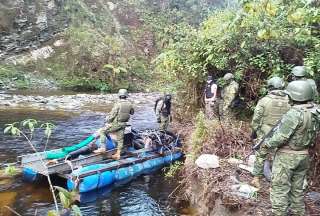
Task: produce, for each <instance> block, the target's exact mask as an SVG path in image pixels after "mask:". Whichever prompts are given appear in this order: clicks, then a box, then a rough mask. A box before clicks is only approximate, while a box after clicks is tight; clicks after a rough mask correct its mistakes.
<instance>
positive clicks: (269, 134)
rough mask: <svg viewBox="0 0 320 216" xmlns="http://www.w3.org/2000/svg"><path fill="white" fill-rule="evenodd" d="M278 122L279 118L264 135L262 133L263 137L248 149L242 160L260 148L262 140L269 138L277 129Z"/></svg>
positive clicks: (279, 121)
mask: <svg viewBox="0 0 320 216" xmlns="http://www.w3.org/2000/svg"><path fill="white" fill-rule="evenodd" d="M280 123H281V119H279V120H278V121H277V123H276V124H275V126H273V128H271V130H270V131H269V132H268V133H267V134H266V135H264V136H263V138H262V139H261V140H260V141H259V142H258V143H256V144H255V145H254V146H253V147H252V148H251V149H252V151H250V153H249V154H248V155H246V156H245V158H244V160H246V159H247V158H248V157H249V156H250V155H251V154H252V153H254V152H255V151H258V150H259V149H260V146H261V145H262V143H264V141H265V140H266V139H267V138H269V137H270V136H271V135H272V134H273V133H274V132H275V131H276V130H277V129H278V126H279V125H280Z"/></svg>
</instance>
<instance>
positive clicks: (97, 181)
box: [18, 131, 183, 193]
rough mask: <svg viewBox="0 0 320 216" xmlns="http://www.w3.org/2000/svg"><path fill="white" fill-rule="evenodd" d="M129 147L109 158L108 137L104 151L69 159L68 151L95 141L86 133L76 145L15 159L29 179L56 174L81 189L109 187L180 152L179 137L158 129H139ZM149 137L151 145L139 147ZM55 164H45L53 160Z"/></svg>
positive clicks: (111, 148) (112, 147)
mask: <svg viewBox="0 0 320 216" xmlns="http://www.w3.org/2000/svg"><path fill="white" fill-rule="evenodd" d="M132 137H133V138H132V139H131V140H130V144H131V147H130V148H128V150H127V151H126V153H125V154H124V155H122V156H121V159H120V160H113V159H111V155H112V154H114V153H115V151H116V145H115V142H114V141H113V140H112V139H111V138H110V137H108V139H107V143H106V145H107V146H108V150H107V151H106V152H104V153H90V154H86V155H80V156H78V157H77V158H74V159H68V155H70V153H71V152H73V151H76V150H77V149H79V148H81V147H83V146H85V145H88V143H90V142H95V140H94V137H92V136H89V137H88V138H86V139H85V140H83V141H82V142H80V143H79V144H77V145H73V146H70V147H66V148H62V149H56V150H51V151H47V152H40V153H35V154H28V155H22V156H20V157H19V158H18V159H19V161H20V164H21V167H22V168H23V176H24V179H25V180H27V181H31V182H36V181H38V180H39V179H40V178H41V177H42V176H46V175H58V176H60V177H62V178H64V179H66V180H67V185H66V187H67V188H68V189H69V190H73V189H77V190H79V192H80V193H84V192H89V191H92V190H96V189H101V188H106V187H111V186H112V185H113V184H114V183H121V182H124V181H126V180H130V179H132V178H133V177H136V176H139V175H142V174H148V173H150V172H152V171H154V170H157V169H159V168H162V167H164V166H166V165H168V164H170V163H172V162H173V161H175V160H178V159H180V158H181V157H182V156H183V155H182V152H181V148H180V140H179V138H178V137H176V136H175V135H174V134H172V133H164V132H159V131H149V132H140V133H136V132H135V135H134V136H132ZM146 137H148V138H149V139H150V140H152V142H153V144H154V145H153V147H152V148H151V149H150V148H148V149H144V148H142V149H137V147H136V145H133V144H139V145H140V146H139V148H141V147H142V146H141V145H142V144H143V139H145V138H146ZM132 146H135V147H136V149H135V148H133V147H132ZM52 159H54V161H55V163H54V164H47V165H45V166H44V164H46V163H48V162H50V161H52Z"/></svg>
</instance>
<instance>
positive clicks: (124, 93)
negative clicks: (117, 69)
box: [118, 89, 128, 98]
mask: <svg viewBox="0 0 320 216" xmlns="http://www.w3.org/2000/svg"><path fill="white" fill-rule="evenodd" d="M118 96H119V97H120V98H122V97H124V98H126V97H128V91H127V89H119V92H118Z"/></svg>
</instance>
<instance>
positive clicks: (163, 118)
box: [154, 93, 172, 131]
mask: <svg viewBox="0 0 320 216" xmlns="http://www.w3.org/2000/svg"><path fill="white" fill-rule="evenodd" d="M171 99H172V96H171V95H170V94H167V93H165V94H164V96H163V97H161V98H158V99H157V100H156V103H155V105H154V112H155V114H156V117H157V122H158V123H159V124H160V126H159V129H160V130H161V131H167V129H168V126H169V122H170V121H171Z"/></svg>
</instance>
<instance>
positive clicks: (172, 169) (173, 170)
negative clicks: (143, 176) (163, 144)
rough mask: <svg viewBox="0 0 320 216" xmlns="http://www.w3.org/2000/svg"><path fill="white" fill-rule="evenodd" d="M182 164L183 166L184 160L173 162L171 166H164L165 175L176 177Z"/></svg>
mask: <svg viewBox="0 0 320 216" xmlns="http://www.w3.org/2000/svg"><path fill="white" fill-rule="evenodd" d="M182 166H183V162H182V161H176V162H174V163H173V164H171V165H170V166H169V167H165V168H163V171H164V172H165V174H164V176H165V177H166V178H174V177H175V176H176V175H177V173H178V172H179V170H180V169H181V167H182Z"/></svg>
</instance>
